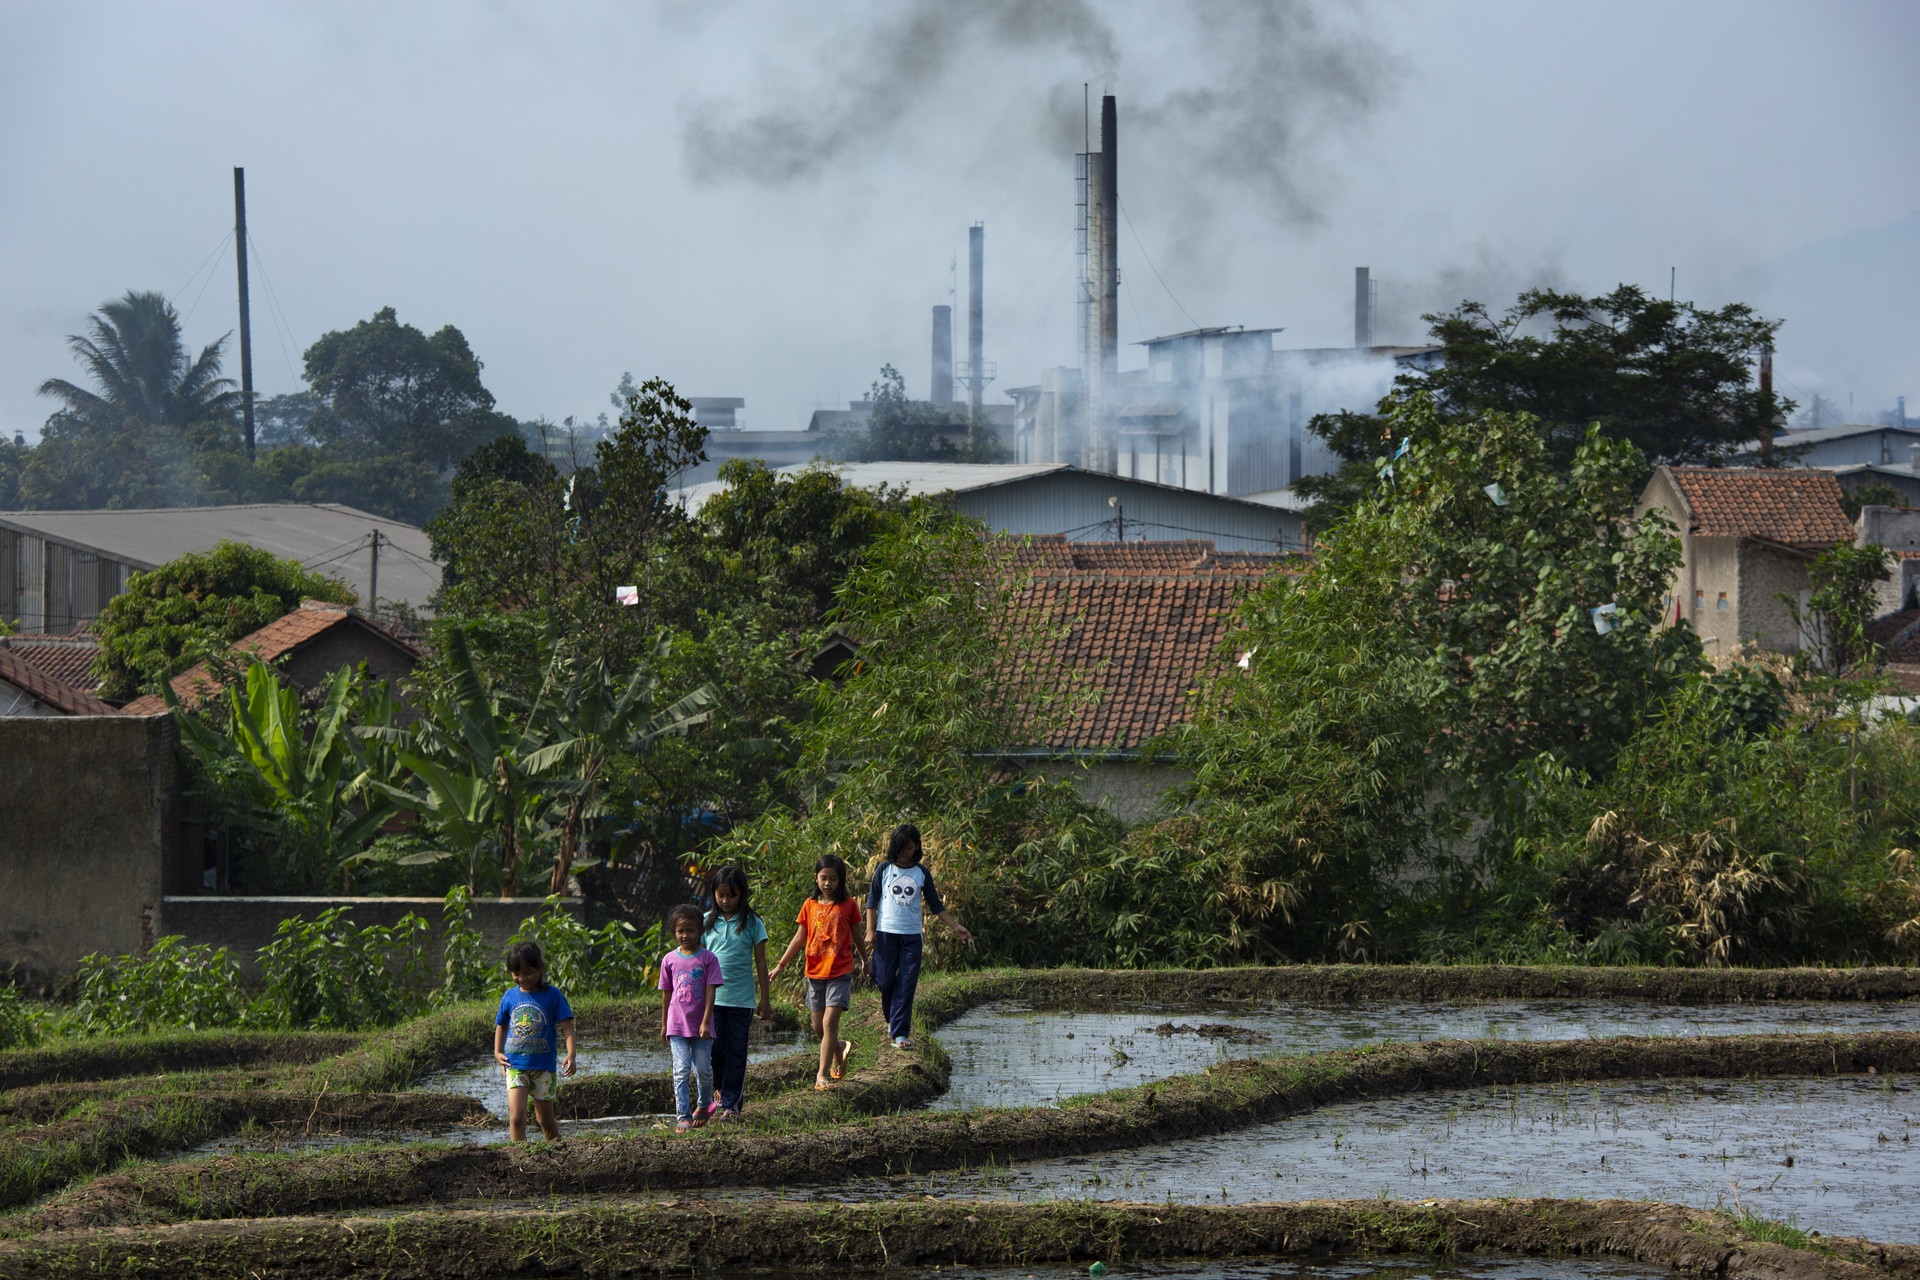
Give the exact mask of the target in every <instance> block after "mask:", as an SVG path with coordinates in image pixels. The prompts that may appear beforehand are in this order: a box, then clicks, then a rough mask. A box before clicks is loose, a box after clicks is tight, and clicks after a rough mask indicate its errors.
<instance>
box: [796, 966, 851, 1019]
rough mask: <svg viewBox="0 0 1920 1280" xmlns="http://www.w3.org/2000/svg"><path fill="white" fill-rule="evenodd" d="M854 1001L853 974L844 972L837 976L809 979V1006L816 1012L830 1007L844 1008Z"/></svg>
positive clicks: (823, 1011) (822, 1011)
mask: <svg viewBox="0 0 1920 1280" xmlns="http://www.w3.org/2000/svg"><path fill="white" fill-rule="evenodd" d="M852 1003H853V975H852V974H850V973H843V974H841V975H840V976H839V977H837V978H808V979H807V1008H809V1009H811V1010H813V1011H814V1012H815V1013H825V1012H826V1011H827V1010H829V1009H844V1008H846V1007H847V1006H848V1005H850V1004H852Z"/></svg>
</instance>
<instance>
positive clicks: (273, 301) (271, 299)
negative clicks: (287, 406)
mask: <svg viewBox="0 0 1920 1280" xmlns="http://www.w3.org/2000/svg"><path fill="white" fill-rule="evenodd" d="M247 250H248V252H249V253H250V254H252V256H253V261H254V262H255V264H256V265H258V266H259V268H260V279H261V281H262V282H263V283H264V284H265V285H266V286H267V305H268V307H269V308H270V309H271V310H272V312H273V317H274V320H275V322H276V327H275V329H274V331H273V336H274V340H275V341H277V342H278V343H279V344H280V358H281V359H282V360H285V361H286V362H287V376H288V377H289V378H291V379H293V381H294V382H296V383H297V382H299V381H300V375H299V374H297V373H295V372H294V371H293V356H292V354H291V353H290V352H289V351H288V349H287V342H288V340H289V339H292V340H293V341H294V342H295V345H298V339H294V337H293V326H292V325H290V324H288V323H287V313H286V311H285V310H284V309H283V308H282V307H281V305H280V295H279V294H278V293H276V292H275V291H274V288H273V277H272V276H270V275H268V274H267V260H266V259H265V258H263V257H261V256H260V233H259V232H258V231H257V230H254V229H253V228H251V227H249V228H248V229H247ZM283 332H284V333H285V335H286V336H285V337H284V338H283V337H281V334H282V333H283Z"/></svg>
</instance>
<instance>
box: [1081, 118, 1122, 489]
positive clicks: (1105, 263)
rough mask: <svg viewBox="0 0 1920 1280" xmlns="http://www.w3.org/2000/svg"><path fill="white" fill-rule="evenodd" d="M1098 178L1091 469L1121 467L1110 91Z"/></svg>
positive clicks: (1116, 195) (1116, 197)
mask: <svg viewBox="0 0 1920 1280" xmlns="http://www.w3.org/2000/svg"><path fill="white" fill-rule="evenodd" d="M1096 172H1097V173H1098V174H1099V182H1098V183H1097V184H1095V190H1094V191H1093V192H1091V193H1090V194H1091V195H1092V196H1094V197H1096V198H1097V199H1098V205H1097V209H1096V210H1094V211H1090V212H1094V213H1096V215H1097V216H1096V220H1095V230H1097V232H1098V233H1099V242H1098V247H1099V252H1098V256H1097V257H1096V258H1095V265H1094V281H1095V283H1096V285H1097V286H1098V287H1097V289H1096V291H1095V300H1094V306H1095V317H1094V318H1095V320H1096V321H1097V329H1098V333H1099V357H1100V363H1099V366H1098V368H1096V369H1092V370H1089V371H1088V372H1089V378H1090V382H1091V384H1092V385H1090V386H1089V388H1088V390H1089V393H1090V394H1089V402H1090V404H1091V405H1092V408H1093V415H1092V426H1093V431H1092V433H1091V435H1092V437H1093V444H1094V447H1093V449H1092V450H1091V451H1090V452H1091V456H1090V457H1089V458H1088V460H1087V465H1088V466H1089V467H1090V468H1091V469H1093V470H1095V471H1105V472H1109V473H1111V472H1114V471H1117V470H1119V465H1120V460H1119V457H1118V456H1117V452H1116V448H1115V443H1116V442H1115V440H1114V414H1115V411H1116V409H1117V406H1116V405H1115V403H1114V401H1115V400H1116V399H1117V397H1118V396H1119V379H1120V121H1119V111H1118V109H1117V108H1116V107H1115V105H1114V100H1113V95H1112V94H1110V93H1109V94H1103V95H1102V96H1101V98H1100V161H1099V164H1098V166H1097V167H1096Z"/></svg>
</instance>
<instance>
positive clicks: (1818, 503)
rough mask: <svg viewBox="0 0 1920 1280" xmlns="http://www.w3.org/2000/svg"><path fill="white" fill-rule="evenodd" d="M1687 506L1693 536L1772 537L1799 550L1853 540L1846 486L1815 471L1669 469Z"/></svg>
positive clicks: (1727, 468)
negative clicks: (1843, 493) (1843, 496)
mask: <svg viewBox="0 0 1920 1280" xmlns="http://www.w3.org/2000/svg"><path fill="white" fill-rule="evenodd" d="M1665 470H1666V471H1667V472H1668V474H1669V475H1671V476H1672V477H1673V483H1674V487H1675V488H1677V489H1678V490H1679V491H1680V496H1681V497H1682V498H1684V499H1685V500H1686V504H1687V508H1688V511H1687V516H1686V520H1687V526H1688V532H1690V533H1694V534H1698V535H1700V536H1701V537H1705V538H1742V537H1752V538H1769V539H1771V540H1773V541H1774V542H1784V543H1786V544H1788V545H1789V546H1795V547H1830V546H1832V545H1833V544H1834V543H1836V542H1852V541H1853V522H1852V521H1850V520H1848V519H1847V513H1846V512H1845V511H1842V510H1841V509H1840V482H1839V481H1838V480H1836V479H1834V477H1833V473H1832V472H1830V471H1821V470H1818V469H1815V468H1811V467H1667V468H1665Z"/></svg>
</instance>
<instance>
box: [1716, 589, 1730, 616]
mask: <svg viewBox="0 0 1920 1280" xmlns="http://www.w3.org/2000/svg"><path fill="white" fill-rule="evenodd" d="M1713 607H1714V608H1716V609H1718V610H1719V611H1720V612H1722V613H1725V612H1726V611H1727V593H1726V592H1724V591H1722V592H1721V593H1720V598H1719V599H1718V600H1716V601H1714V603H1713Z"/></svg>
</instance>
